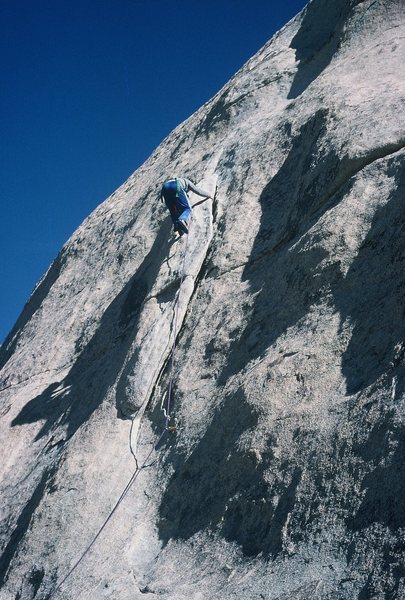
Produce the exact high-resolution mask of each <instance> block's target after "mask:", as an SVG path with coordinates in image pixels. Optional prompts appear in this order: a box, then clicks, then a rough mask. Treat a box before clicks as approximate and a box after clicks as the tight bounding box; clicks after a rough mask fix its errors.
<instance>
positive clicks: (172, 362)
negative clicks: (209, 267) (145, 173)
mask: <svg viewBox="0 0 405 600" xmlns="http://www.w3.org/2000/svg"><path fill="white" fill-rule="evenodd" d="M190 229H191V218H190V223H189V234H190ZM189 234H188V235H187V242H186V245H185V248H184V253H183V261H182V266H181V271H180V273H181V275H180V285H179V289H178V292H177V295H176V298H175V305H174V327H173V348H172V355H171V357H170V370H169V383H168V386H167V393H166V394H165V396H164V397H163V399H162V404H161V408H162V410H163V414H164V416H165V419H166V425H165V427H166V429H168V428H169V423H170V417H171V402H172V395H173V380H174V368H175V361H176V347H177V325H178V314H179V299H180V294H181V288H182V286H183V281H184V278H185V276H186V258H187V250H188V241H189V239H190V238H189ZM165 404H166V406H165Z"/></svg>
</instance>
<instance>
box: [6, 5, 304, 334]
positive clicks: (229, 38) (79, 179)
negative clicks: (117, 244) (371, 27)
mask: <svg viewBox="0 0 405 600" xmlns="http://www.w3.org/2000/svg"><path fill="white" fill-rule="evenodd" d="M305 4H306V1H305V0H274V1H272V0H195V1H192V0H188V1H186V0H35V1H34V0H1V3H0V22H1V30H2V34H1V37H0V63H1V65H0V66H1V70H0V77H1V80H0V132H1V147H0V161H1V170H2V172H1V176H0V201H1V215H2V218H1V225H0V227H1V229H0V252H1V263H0V265H1V270H0V281H1V304H0V342H1V341H2V340H3V339H4V337H5V336H6V334H7V333H8V332H9V330H10V329H11V327H12V326H13V324H14V322H15V320H16V319H17V317H18V315H19V313H20V311H21V309H22V308H23V305H24V303H25V302H26V301H27V299H28V298H29V295H30V293H31V291H32V289H33V287H34V286H35V284H36V283H37V281H38V280H39V279H40V277H41V276H42V274H43V273H44V272H45V271H46V269H47V268H48V266H49V264H50V263H51V261H52V260H53V258H54V257H55V256H56V255H57V253H58V251H59V249H60V248H61V246H62V245H63V243H64V242H65V241H66V240H67V239H68V237H69V236H70V235H71V234H72V233H73V231H74V230H75V229H76V228H77V227H78V225H79V224H80V223H81V222H82V221H83V219H84V218H85V217H86V216H87V215H88V214H89V213H90V212H91V211H92V210H93V209H94V208H95V207H96V206H97V205H98V204H99V203H100V202H102V201H103V200H104V199H105V198H106V197H107V196H108V195H109V194H110V193H111V192H113V191H114V190H115V189H116V188H117V187H118V186H119V185H120V184H121V183H122V182H123V181H125V179H126V178H127V177H128V176H129V175H130V174H131V173H132V172H133V171H134V170H135V169H136V168H137V167H139V166H140V165H141V164H142V163H143V161H144V160H145V159H146V158H147V157H148V156H149V155H150V153H151V152H152V150H153V149H154V148H155V147H156V146H157V145H158V144H159V143H160V142H161V141H162V139H163V138H164V137H165V136H166V135H167V134H169V133H170V131H172V129H174V127H176V125H178V124H179V123H180V122H181V121H183V120H184V119H186V118H187V117H188V116H190V115H191V114H192V113H193V112H194V111H195V110H197V109H198V108H199V107H200V106H201V105H202V104H203V103H204V102H205V101H207V100H208V99H209V98H210V97H211V96H213V95H214V94H215V93H216V92H217V91H218V90H219V89H220V88H221V87H222V85H224V84H225V83H226V82H227V81H228V79H229V78H230V77H231V76H232V75H233V74H234V73H235V72H236V71H237V70H238V69H239V68H240V67H241V66H242V65H243V63H244V62H246V60H247V59H249V58H250V57H251V56H252V55H253V54H254V53H255V52H256V51H257V50H258V49H259V48H260V47H261V46H262V45H263V44H264V43H265V42H266V41H267V40H268V39H269V38H270V37H271V36H272V35H273V33H274V32H275V31H277V30H278V29H279V28H280V27H281V26H282V25H284V24H285V23H286V22H287V21H288V20H289V19H290V18H292V17H293V16H294V15H295V14H296V13H297V12H299V10H301V8H302V7H303V6H304V5H305Z"/></svg>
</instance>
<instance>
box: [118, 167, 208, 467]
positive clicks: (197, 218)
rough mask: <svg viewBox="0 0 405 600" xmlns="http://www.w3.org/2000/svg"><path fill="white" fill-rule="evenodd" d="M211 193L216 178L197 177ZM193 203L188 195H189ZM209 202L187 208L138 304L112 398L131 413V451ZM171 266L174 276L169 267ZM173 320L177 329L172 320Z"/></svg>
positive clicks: (201, 247)
mask: <svg viewBox="0 0 405 600" xmlns="http://www.w3.org/2000/svg"><path fill="white" fill-rule="evenodd" d="M201 187H204V188H205V189H207V191H208V192H210V193H211V195H212V197H214V195H215V188H216V177H215V176H211V177H210V178H206V179H205V180H203V181H202V182H201ZM190 200H191V203H193V194H190ZM212 214H213V210H212V201H211V200H206V201H205V202H204V203H198V207H197V208H195V209H194V211H193V218H192V225H191V229H190V235H189V236H188V237H186V236H183V238H180V240H179V241H178V242H176V244H177V246H176V249H174V250H173V254H172V262H173V265H175V266H173V267H171V266H170V265H169V264H168V261H163V262H162V263H161V264H160V267H159V268H158V272H157V274H156V276H155V281H154V284H153V286H152V288H151V290H150V294H149V296H148V298H147V299H146V300H145V301H144V302H143V303H142V308H141V310H140V317H139V325H138V326H137V330H136V331H137V332H136V336H135V339H134V342H133V344H132V346H131V349H130V351H129V359H128V361H127V363H126V364H125V367H124V369H123V370H122V373H121V374H120V377H119V379H118V383H117V387H116V401H117V408H118V410H119V412H120V413H121V414H123V415H125V416H131V415H134V417H133V426H132V428H131V451H132V453H133V454H134V456H135V455H136V445H137V439H138V436H139V430H140V424H141V420H142V418H143V414H144V412H145V410H146V407H147V405H148V402H149V399H150V397H151V394H152V391H153V389H154V387H155V385H156V382H157V378H158V376H159V373H161V372H162V365H164V364H165V362H166V360H167V359H168V356H169V354H170V352H171V351H172V348H173V345H174V344H175V341H176V340H175V339H174V337H177V335H178V333H179V331H180V329H181V325H182V322H183V319H184V316H185V314H186V311H187V306H188V303H189V301H190V299H191V297H192V294H193V292H194V287H195V281H196V279H197V276H198V273H199V272H200V269H201V265H202V264H203V262H204V259H205V256H206V253H207V250H208V248H209V244H210V242H211V238H212V225H213V220H212V219H213V217H212ZM173 270H174V271H175V278H176V279H175V281H173V272H172V271H173ZM175 321H177V332H175V331H174V324H175Z"/></svg>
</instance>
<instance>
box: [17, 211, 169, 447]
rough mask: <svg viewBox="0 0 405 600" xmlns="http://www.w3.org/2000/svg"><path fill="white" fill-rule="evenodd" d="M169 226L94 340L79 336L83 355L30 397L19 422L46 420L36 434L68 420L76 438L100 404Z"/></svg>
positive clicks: (123, 352)
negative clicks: (59, 378) (85, 340)
mask: <svg viewBox="0 0 405 600" xmlns="http://www.w3.org/2000/svg"><path fill="white" fill-rule="evenodd" d="M169 227H170V225H169V220H167V221H166V222H165V224H164V225H163V226H162V227H161V229H160V230H159V233H158V235H157V237H156V240H155V242H154V244H153V246H152V248H151V250H150V252H149V253H148V254H147V256H146V257H145V258H144V260H143V262H142V264H141V265H140V267H139V269H138V270H137V271H136V273H135V274H134V275H133V276H132V278H131V279H130V280H129V282H128V283H127V284H126V286H125V287H124V288H123V289H122V291H121V292H120V293H119V294H118V295H117V296H116V297H115V298H114V300H113V301H112V302H111V304H110V305H109V306H108V308H107V309H106V311H105V312H104V314H103V316H102V317H101V320H100V323H99V326H98V328H97V331H96V332H95V334H94V336H93V337H92V339H91V340H90V341H89V342H88V343H87V344H86V345H85V346H84V348H80V340H79V341H78V343H77V346H78V351H80V355H79V356H78V358H77V360H76V362H75V363H74V365H73V367H72V368H71V370H70V371H69V373H68V375H67V376H66V377H65V379H64V380H63V381H62V382H56V383H52V384H51V385H50V386H49V387H48V388H47V389H46V390H45V391H44V392H43V393H42V394H40V395H39V396H37V397H35V398H33V399H32V400H30V401H29V402H28V403H27V404H26V405H25V406H24V407H23V408H22V410H21V411H20V413H19V414H18V415H17V416H16V417H15V419H14V420H13V422H12V425H13V426H15V425H23V424H25V423H34V422H36V421H44V423H43V425H42V427H41V430H40V431H39V433H38V435H37V437H36V439H39V438H41V437H43V436H44V435H46V434H47V433H48V432H49V431H50V430H51V429H53V428H54V427H57V426H66V425H67V432H66V436H67V437H71V436H72V435H73V434H74V433H75V432H76V431H77V429H78V428H79V427H80V426H81V425H82V424H83V423H84V422H85V421H86V420H87V419H88V418H89V417H90V415H91V414H92V413H93V412H94V411H95V410H96V408H97V407H98V406H99V405H100V403H101V402H102V401H103V399H104V398H105V395H106V393H107V390H108V388H109V387H110V386H111V385H112V384H113V383H114V382H115V380H116V378H117V375H118V373H119V370H120V369H121V368H122V364H123V361H124V359H125V357H126V355H127V353H128V351H129V349H130V347H131V343H132V340H133V338H134V335H135V334H136V330H137V326H138V321H139V317H140V314H141V309H142V304H143V302H144V300H145V298H146V297H147V295H148V293H149V291H150V289H151V287H152V285H153V283H154V282H155V279H156V276H157V274H158V271H159V269H160V266H161V263H162V261H163V260H164V259H165V257H166V256H167V253H168V248H169V246H168V241H167V240H168V237H169ZM118 410H119V407H118Z"/></svg>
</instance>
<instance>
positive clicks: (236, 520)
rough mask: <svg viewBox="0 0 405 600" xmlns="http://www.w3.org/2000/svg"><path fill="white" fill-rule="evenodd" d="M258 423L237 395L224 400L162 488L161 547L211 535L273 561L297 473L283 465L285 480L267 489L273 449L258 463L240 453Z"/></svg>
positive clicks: (253, 455) (291, 498)
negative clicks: (204, 533)
mask: <svg viewBox="0 0 405 600" xmlns="http://www.w3.org/2000/svg"><path fill="white" fill-rule="evenodd" d="M257 421H258V416H257V414H255V413H254V412H253V410H252V408H251V407H250V406H249V404H248V403H247V401H246V400H245V398H244V396H243V394H242V393H241V392H238V393H236V394H235V395H234V396H232V397H228V398H227V399H226V400H225V402H224V404H223V406H222V407H221V408H220V409H219V410H218V412H217V414H216V415H215V417H214V419H213V421H212V423H211V424H210V426H209V427H208V429H207V431H206V433H205V434H204V436H203V437H202V439H201V440H200V442H199V443H198V444H197V446H196V447H195V449H194V451H193V452H192V454H191V455H190V456H189V457H188V458H187V460H185V462H184V463H182V464H179V465H178V466H177V467H176V472H175V474H174V475H173V476H172V478H171V480H170V481H169V483H168V485H167V487H166V490H165V493H164V495H163V498H162V502H161V505H160V520H159V535H160V538H161V539H162V540H163V542H164V543H165V544H166V543H167V542H168V541H169V539H188V538H190V537H192V536H193V535H194V534H195V533H197V532H198V531H203V530H207V529H209V530H211V531H216V532H217V533H219V535H221V536H222V537H224V538H225V539H226V540H228V541H233V542H236V543H238V544H239V545H240V546H241V548H242V551H243V552H244V554H245V555H248V556H256V555H257V554H259V553H261V552H262V553H264V554H266V555H276V554H277V553H278V552H279V551H280V550H281V548H282V529H283V526H284V525H285V523H286V520H287V517H288V513H289V512H290V511H291V510H292V508H293V506H294V502H295V493H296V489H297V486H298V484H299V481H300V477H301V473H300V470H299V469H298V468H296V469H295V470H294V467H291V468H290V467H288V466H287V465H285V467H284V469H285V472H284V473H283V474H282V477H283V479H282V480H280V481H278V483H277V484H275V485H273V486H272V489H271V490H270V489H269V485H268V483H267V482H266V481H265V478H264V471H265V469H266V468H267V467H268V464H269V461H270V460H271V458H272V452H271V448H269V449H268V451H267V453H266V454H264V455H263V456H262V460H258V458H257V457H256V455H255V454H253V453H248V452H246V451H244V450H243V449H242V448H240V447H239V439H240V436H241V435H242V434H243V433H244V432H246V431H247V430H249V429H253V428H254V427H255V426H256V425H257ZM270 441H271V440H270ZM289 469H290V470H289ZM291 469H293V470H292V471H291ZM275 499H276V500H275ZM272 500H275V501H272Z"/></svg>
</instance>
